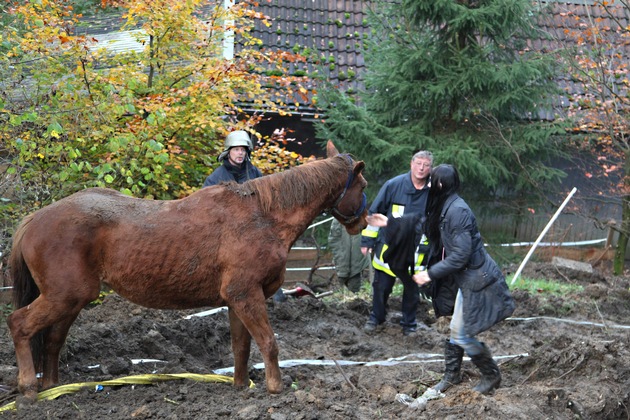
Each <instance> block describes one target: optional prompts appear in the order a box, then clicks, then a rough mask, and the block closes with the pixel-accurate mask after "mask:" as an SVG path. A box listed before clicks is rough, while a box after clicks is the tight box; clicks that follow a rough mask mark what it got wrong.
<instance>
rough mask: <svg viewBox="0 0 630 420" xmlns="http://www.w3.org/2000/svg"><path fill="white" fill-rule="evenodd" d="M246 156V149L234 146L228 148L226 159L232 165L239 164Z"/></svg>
mask: <svg viewBox="0 0 630 420" xmlns="http://www.w3.org/2000/svg"><path fill="white" fill-rule="evenodd" d="M245 156H247V149H246V148H245V147H243V146H234V147H232V148H230V152H229V153H228V160H229V161H230V163H231V164H232V165H236V166H240V165H241V164H242V163H243V161H244V160H245Z"/></svg>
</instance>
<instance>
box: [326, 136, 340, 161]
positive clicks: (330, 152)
mask: <svg viewBox="0 0 630 420" xmlns="http://www.w3.org/2000/svg"><path fill="white" fill-rule="evenodd" d="M338 154H339V152H338V151H337V148H336V147H335V145H334V144H333V142H332V141H330V140H328V143H326V156H327V157H333V156H337V155H338Z"/></svg>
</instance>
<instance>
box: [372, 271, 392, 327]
mask: <svg viewBox="0 0 630 420" xmlns="http://www.w3.org/2000/svg"><path fill="white" fill-rule="evenodd" d="M395 282H396V277H392V276H390V275H389V274H387V273H385V272H383V271H381V270H374V281H373V282H372V312H371V313H370V320H369V321H368V322H370V323H373V324H374V325H379V324H382V323H383V322H385V317H386V315H387V300H388V299H389V295H390V294H391V293H392V289H393V287H394V283H395Z"/></svg>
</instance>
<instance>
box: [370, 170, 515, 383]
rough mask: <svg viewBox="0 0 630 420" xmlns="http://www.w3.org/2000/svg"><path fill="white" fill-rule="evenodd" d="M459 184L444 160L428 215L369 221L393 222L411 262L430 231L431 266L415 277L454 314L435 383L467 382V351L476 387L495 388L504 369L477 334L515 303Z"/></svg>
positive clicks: (434, 175)
mask: <svg viewBox="0 0 630 420" xmlns="http://www.w3.org/2000/svg"><path fill="white" fill-rule="evenodd" d="M459 186H460V181H459V174H458V172H457V170H456V169H455V167H454V166H452V165H444V164H443V165H439V166H437V167H435V168H434V169H433V170H432V171H431V187H430V191H429V197H428V203H427V213H426V218H425V217H422V216H420V215H413V216H411V217H406V216H405V217H403V218H400V219H391V220H388V219H387V217H386V216H384V215H382V214H374V215H371V216H369V217H368V223H369V224H370V225H376V226H388V229H387V230H388V232H389V233H388V241H389V243H390V245H391V244H394V245H393V247H395V249H397V250H398V252H399V255H398V259H402V260H406V261H407V264H410V263H413V255H412V254H413V253H414V248H413V244H414V243H417V242H418V240H417V237H418V236H419V234H420V233H421V232H422V233H424V234H426V236H427V237H428V241H429V246H430V251H429V257H428V268H427V269H426V270H422V271H418V272H416V273H415V274H413V276H412V279H413V281H415V282H416V283H417V284H418V285H419V286H425V285H431V288H432V296H433V305H434V309H435V314H436V316H437V317H439V316H445V315H451V314H452V319H451V324H450V330H451V333H450V339H447V340H446V342H445V349H444V359H445V369H444V371H445V373H444V377H443V378H442V380H441V381H440V382H439V383H438V384H437V385H435V386H434V387H433V389H435V390H437V391H440V392H444V391H446V390H447V389H449V388H450V387H451V386H452V385H455V384H458V383H460V382H461V380H462V378H461V365H462V359H463V356H464V352H465V353H466V354H467V355H468V356H469V357H470V359H471V361H472V362H473V364H474V365H475V366H476V367H477V368H478V369H479V371H480V372H481V380H480V382H479V384H477V385H476V386H475V387H474V388H473V389H474V390H475V391H478V392H480V393H482V394H490V393H491V392H492V391H493V390H495V389H496V388H498V387H499V386H500V384H501V372H500V370H499V367H498V365H497V364H496V362H495V361H494V359H493V358H492V354H491V353H490V350H489V349H488V347H487V346H486V345H485V344H484V343H482V342H480V341H479V340H477V338H476V337H475V336H476V335H477V334H479V333H481V332H483V331H486V330H488V329H489V328H491V327H492V326H494V325H496V324H497V323H498V322H500V321H502V320H504V319H505V318H507V317H509V316H510V315H511V314H512V313H513V312H514V309H515V304H514V299H513V298H512V296H511V294H510V291H509V289H508V286H507V283H506V281H505V277H504V275H503V273H502V272H501V270H500V269H499V267H498V265H497V263H496V262H495V261H494V260H493V259H492V258H491V257H490V255H489V254H488V253H487V251H486V249H485V248H484V246H483V242H482V240H481V234H480V233H479V230H478V228H477V221H476V218H475V215H474V214H473V212H472V210H471V209H470V207H469V206H468V204H467V203H466V202H465V201H464V200H463V199H462V198H461V197H460V196H459V195H458V191H459ZM419 226H421V228H419ZM410 244H411V245H410ZM400 253H402V254H404V255H405V256H403V257H401V256H400Z"/></svg>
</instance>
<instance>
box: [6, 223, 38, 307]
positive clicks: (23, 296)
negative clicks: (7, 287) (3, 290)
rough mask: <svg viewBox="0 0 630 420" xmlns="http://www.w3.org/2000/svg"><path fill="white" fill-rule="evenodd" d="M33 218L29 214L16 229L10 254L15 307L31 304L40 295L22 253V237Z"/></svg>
mask: <svg viewBox="0 0 630 420" xmlns="http://www.w3.org/2000/svg"><path fill="white" fill-rule="evenodd" d="M31 220H32V217H31V216H27V217H26V218H25V219H24V221H22V223H21V224H20V226H19V227H18V228H17V230H16V231H15V234H14V235H13V247H12V248H11V255H10V256H9V269H10V273H11V279H12V281H13V307H14V308H15V309H19V308H22V307H24V306H26V305H29V304H30V303H31V302H33V301H34V300H35V299H36V298H37V296H39V288H38V287H37V285H36V284H35V280H34V279H33V276H32V274H31V271H30V270H29V269H28V266H27V265H26V261H24V255H23V254H22V239H23V238H24V233H25V231H26V230H27V228H28V225H29V222H30V221H31Z"/></svg>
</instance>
